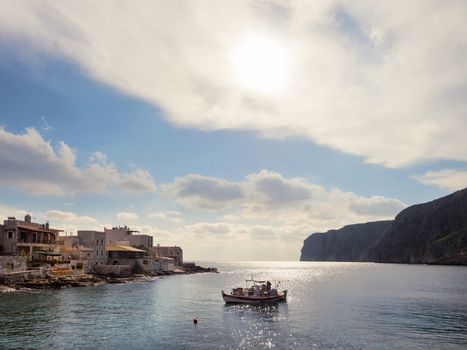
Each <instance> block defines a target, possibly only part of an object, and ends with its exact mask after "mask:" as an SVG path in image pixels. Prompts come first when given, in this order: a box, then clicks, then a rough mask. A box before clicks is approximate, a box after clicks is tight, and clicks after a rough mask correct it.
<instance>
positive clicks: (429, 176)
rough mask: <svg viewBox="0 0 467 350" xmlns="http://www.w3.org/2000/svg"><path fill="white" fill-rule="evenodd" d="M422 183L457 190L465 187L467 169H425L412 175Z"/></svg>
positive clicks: (466, 184)
mask: <svg viewBox="0 0 467 350" xmlns="http://www.w3.org/2000/svg"><path fill="white" fill-rule="evenodd" d="M413 178H414V179H415V180H417V181H418V182H420V183H422V184H424V185H431V186H436V187H438V188H441V189H443V190H448V191H457V190H460V189H463V188H465V187H467V170H455V169H444V170H439V171H427V172H426V173H425V174H423V175H417V176H414V177H413Z"/></svg>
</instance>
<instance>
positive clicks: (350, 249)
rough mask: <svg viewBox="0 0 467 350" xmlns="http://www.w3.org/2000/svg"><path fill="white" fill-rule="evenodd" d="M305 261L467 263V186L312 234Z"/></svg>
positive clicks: (304, 255)
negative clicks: (390, 215)
mask: <svg viewBox="0 0 467 350" xmlns="http://www.w3.org/2000/svg"><path fill="white" fill-rule="evenodd" d="M300 260H302V261H313V260H314V261H317V260H319V261H375V262H385V263H422V264H460V265H467V188H466V189H464V190H461V191H457V192H455V193H453V194H450V195H448V196H446V197H443V198H440V199H436V200H434V201H432V202H429V203H424V204H418V205H413V206H411V207H408V208H406V209H404V210H403V211H401V212H400V213H399V214H398V215H397V216H396V218H395V220H394V221H377V222H369V223H366V224H357V225H349V226H345V227H343V228H341V229H339V230H330V231H328V232H326V233H314V234H312V235H310V236H309V237H308V238H307V239H306V240H305V242H304V245H303V248H302V254H301V257H300Z"/></svg>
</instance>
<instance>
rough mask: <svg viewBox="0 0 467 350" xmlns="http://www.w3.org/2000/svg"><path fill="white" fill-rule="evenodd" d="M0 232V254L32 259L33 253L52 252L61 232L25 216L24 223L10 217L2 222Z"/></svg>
mask: <svg viewBox="0 0 467 350" xmlns="http://www.w3.org/2000/svg"><path fill="white" fill-rule="evenodd" d="M2 226H3V229H2V230H0V254H2V255H7V254H10V255H21V256H25V257H27V258H28V260H30V259H32V257H33V254H34V252H35V251H39V250H40V251H53V250H55V249H56V248H57V245H56V242H57V241H58V234H59V232H62V230H58V229H53V228H50V227H49V223H48V222H47V223H45V224H38V223H34V222H32V221H31V215H29V214H28V215H26V216H25V217H24V221H22V220H17V219H16V218H15V217H13V216H10V217H8V219H7V220H4V221H3V225H2Z"/></svg>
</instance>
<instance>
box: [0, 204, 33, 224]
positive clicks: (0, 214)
mask: <svg viewBox="0 0 467 350" xmlns="http://www.w3.org/2000/svg"><path fill="white" fill-rule="evenodd" d="M29 213H30V212H28V211H27V210H23V209H18V208H14V207H11V206H9V205H4V204H1V203H0V225H1V224H3V220H6V219H7V218H8V217H9V216H13V217H15V218H16V219H19V220H22V219H23V218H24V216H25V215H26V214H29Z"/></svg>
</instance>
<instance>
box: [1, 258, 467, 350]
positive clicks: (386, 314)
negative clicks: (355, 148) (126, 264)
mask: <svg viewBox="0 0 467 350" xmlns="http://www.w3.org/2000/svg"><path fill="white" fill-rule="evenodd" d="M204 265H205V266H217V267H219V270H220V271H221V273H220V274H199V275H187V276H172V277H168V278H163V279H160V280H158V281H154V282H149V283H137V284H129V285H105V286H100V287H92V288H72V289H66V290H59V291H44V292H40V293H33V294H9V295H7V294H5V295H0V324H1V327H0V348H2V349H3V348H12V349H13V348H18V347H22V348H38V349H44V348H49V347H54V348H60V349H87V348H90V347H92V348H94V347H99V348H101V349H146V348H150V347H153V348H171V349H192V348H194V349H196V348H199V349H271V348H275V349H287V348H293V349H373V348H379V349H394V348H404V349H425V348H427V347H430V348H445V349H463V348H465V347H466V346H467V300H466V298H465V295H466V294H467V269H466V268H463V267H445V266H444V267H443V266H411V265H386V264H381V265H378V264H363V263H361V264H357V263H302V262H240V263H217V264H216V263H212V262H211V263H204ZM251 277H253V278H254V279H261V280H263V279H265V280H266V279H267V280H271V281H276V282H279V281H280V282H281V283H280V288H281V289H288V291H289V294H288V302H287V303H281V304H279V305H276V306H247V305H225V304H224V302H223V300H222V297H221V294H220V291H221V290H223V289H224V290H230V289H231V288H233V287H236V286H243V285H245V280H246V279H249V278H251ZM193 317H197V318H198V320H199V323H198V325H196V326H195V325H193V323H192V318H193Z"/></svg>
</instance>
